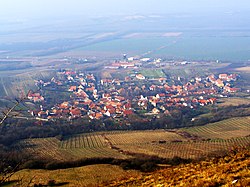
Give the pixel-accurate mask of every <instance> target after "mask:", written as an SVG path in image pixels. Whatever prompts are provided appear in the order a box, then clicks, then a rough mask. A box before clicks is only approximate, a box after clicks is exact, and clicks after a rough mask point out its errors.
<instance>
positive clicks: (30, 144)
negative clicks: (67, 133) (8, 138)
mask: <svg viewBox="0 0 250 187" xmlns="http://www.w3.org/2000/svg"><path fill="white" fill-rule="evenodd" d="M16 149H18V150H22V151H25V152H29V153H31V154H32V155H33V156H34V157H36V158H44V159H50V160H58V161H66V160H77V159H80V158H93V157H114V158H126V157H127V156H124V155H122V154H121V153H119V152H118V151H116V150H113V149H111V148H110V146H109V145H108V144H107V143H106V142H105V139H104V138H103V137H102V136H101V135H100V134H94V133H93V134H81V135H76V136H72V137H70V138H68V139H67V140H63V141H59V140H58V139H56V138H34V139H27V140H24V141H21V142H20V143H18V144H17V145H16Z"/></svg>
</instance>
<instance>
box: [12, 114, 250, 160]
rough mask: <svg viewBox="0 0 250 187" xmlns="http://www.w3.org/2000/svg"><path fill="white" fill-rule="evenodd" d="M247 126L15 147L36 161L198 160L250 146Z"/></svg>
mask: <svg viewBox="0 0 250 187" xmlns="http://www.w3.org/2000/svg"><path fill="white" fill-rule="evenodd" d="M249 125H250V117H242V118H232V119H228V120H224V121H221V122H216V123H213V124H208V125H205V126H200V127H192V128H183V129H178V130H171V131H166V130H149V131H110V132H96V133H85V134H78V135H74V136H69V137H64V138H63V139H62V140H61V141H60V140H58V139H56V138H40V139H38V138H36V139H26V140H23V141H21V142H19V143H18V144H16V147H15V148H16V149H18V150H23V151H25V152H29V153H31V154H32V155H33V156H34V157H37V158H43V159H52V160H58V161H66V160H76V159H80V158H93V157H113V158H128V157H131V155H133V154H135V153H139V154H147V155H156V156H159V157H163V158H172V157H175V156H178V157H182V158H200V157H206V156H209V155H217V154H221V153H224V152H225V151H227V150H230V149H232V148H233V147H236V146H237V147H244V146H246V145H249V144H250V136H249V135H250V128H249ZM190 137H191V138H190ZM193 137H194V138H193Z"/></svg>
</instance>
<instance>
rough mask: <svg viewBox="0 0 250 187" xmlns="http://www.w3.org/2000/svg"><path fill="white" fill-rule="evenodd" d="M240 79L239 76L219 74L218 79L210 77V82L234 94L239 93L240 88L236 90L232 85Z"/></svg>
mask: <svg viewBox="0 0 250 187" xmlns="http://www.w3.org/2000/svg"><path fill="white" fill-rule="evenodd" d="M237 78H238V75H237V74H230V75H228V74H225V73H224V74H219V76H218V77H216V76H215V75H210V76H208V80H209V81H210V82H211V83H213V84H214V85H216V86H217V87H219V88H222V89H223V91H224V92H228V93H234V92H237V91H239V90H240V89H239V88H234V87H232V85H231V84H230V83H232V82H234V81H236V80H237Z"/></svg>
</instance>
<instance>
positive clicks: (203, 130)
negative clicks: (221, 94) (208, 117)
mask: <svg viewBox="0 0 250 187" xmlns="http://www.w3.org/2000/svg"><path fill="white" fill-rule="evenodd" d="M182 131H185V132H188V133H190V134H193V135H197V136H200V137H204V138H210V139H218V138H220V139H230V138H237V137H244V136H248V135H250V117H241V118H231V119H227V120H223V121H220V122H216V123H212V124H208V125H205V126H200V127H191V128H186V129H182Z"/></svg>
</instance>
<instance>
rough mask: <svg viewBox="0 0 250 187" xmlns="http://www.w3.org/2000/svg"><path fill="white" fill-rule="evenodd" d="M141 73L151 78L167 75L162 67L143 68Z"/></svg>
mask: <svg viewBox="0 0 250 187" xmlns="http://www.w3.org/2000/svg"><path fill="white" fill-rule="evenodd" d="M140 73H141V74H142V75H143V76H145V77H146V78H149V79H157V78H161V77H166V75H165V73H164V72H163V71H162V70H161V69H143V70H141V71H140Z"/></svg>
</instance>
